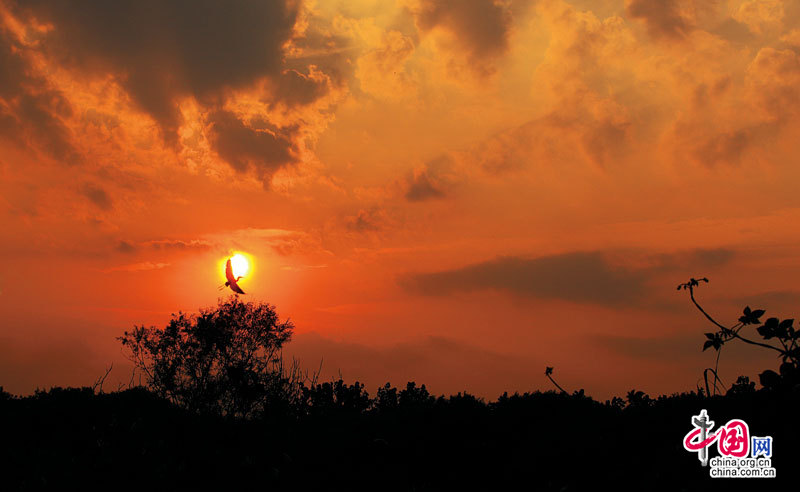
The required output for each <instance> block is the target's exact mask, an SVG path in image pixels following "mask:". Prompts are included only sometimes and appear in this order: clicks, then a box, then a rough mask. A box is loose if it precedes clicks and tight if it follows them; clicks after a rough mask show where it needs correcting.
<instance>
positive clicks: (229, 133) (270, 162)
mask: <svg viewBox="0 0 800 492" xmlns="http://www.w3.org/2000/svg"><path fill="white" fill-rule="evenodd" d="M209 122H210V123H211V131H212V135H213V136H212V140H213V141H214V147H215V148H216V150H217V153H218V154H219V155H220V157H222V158H223V159H225V160H226V161H227V162H228V163H229V164H230V165H231V166H232V167H233V168H234V169H236V170H237V171H241V172H243V171H247V170H248V169H249V168H250V167H254V168H255V169H256V170H257V172H258V174H259V175H260V176H264V177H268V176H270V175H271V174H272V173H273V172H275V171H276V170H277V169H278V168H280V167H281V166H282V165H284V164H287V163H289V162H291V160H292V151H293V145H294V144H293V143H292V140H291V138H290V137H289V136H287V135H280V134H278V133H276V132H274V131H272V130H269V129H263V130H262V129H255V128H251V127H249V126H247V125H245V124H244V122H242V121H241V120H240V119H239V118H237V117H236V115H235V114H233V113H231V112H229V111H223V110H220V111H215V112H214V113H212V114H211V115H210V116H209Z"/></svg>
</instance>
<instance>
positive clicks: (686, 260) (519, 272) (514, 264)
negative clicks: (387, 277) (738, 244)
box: [399, 249, 733, 306]
mask: <svg viewBox="0 0 800 492" xmlns="http://www.w3.org/2000/svg"><path fill="white" fill-rule="evenodd" d="M614 256H615V255H614V254H611V253H603V252H599V251H592V252H572V253H564V254H558V255H551V256H542V257H538V258H527V257H520V256H505V257H499V258H496V259H494V260H488V261H484V262H480V263H475V264H472V265H467V266H465V267H461V268H456V269H452V270H445V271H441V272H434V273H414V274H407V275H404V276H401V277H400V278H399V282H400V285H401V286H402V287H404V288H405V289H406V290H408V291H410V292H414V293H418V294H422V295H429V296H438V295H448V294H453V293H458V292H471V291H479V290H499V291H502V292H507V293H510V294H512V295H515V296H520V297H530V298H537V299H559V300H564V301H570V302H576V303H589V304H599V305H605V306H626V305H642V304H643V303H644V302H646V301H647V300H648V299H647V296H648V294H650V288H649V282H650V280H651V279H652V278H653V277H654V276H655V275H657V274H662V273H664V272H681V273H682V274H683V273H684V272H687V273H686V274H689V275H690V274H691V273H689V271H690V270H691V269H694V268H698V267H700V266H702V267H705V268H714V267H717V266H720V265H723V264H726V263H728V262H729V261H730V260H731V258H732V257H733V254H732V253H731V252H730V251H729V250H726V249H716V250H692V251H684V252H678V253H673V254H659V255H642V254H641V253H640V254H639V255H636V254H634V253H631V252H626V253H617V255H616V256H617V257H616V258H615V257H614ZM637 256H638V258H637ZM632 259H633V261H631V260H632ZM620 260H621V261H620ZM626 263H627V264H626Z"/></svg>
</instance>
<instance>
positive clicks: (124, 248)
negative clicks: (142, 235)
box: [114, 241, 138, 254]
mask: <svg viewBox="0 0 800 492" xmlns="http://www.w3.org/2000/svg"><path fill="white" fill-rule="evenodd" d="M114 249H115V250H116V251H118V252H120V253H124V254H130V253H135V252H136V251H137V249H138V248H137V247H136V246H135V245H134V244H132V243H130V242H128V241H120V242H119V243H118V244H117V246H116V247H115V248H114Z"/></svg>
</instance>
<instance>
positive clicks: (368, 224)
mask: <svg viewBox="0 0 800 492" xmlns="http://www.w3.org/2000/svg"><path fill="white" fill-rule="evenodd" d="M388 220H389V219H388V216H387V214H386V211H385V210H383V209H381V208H371V209H369V210H363V209H362V210H359V211H358V213H357V214H355V215H349V216H347V217H345V218H344V223H345V227H347V229H348V230H351V231H355V232H371V231H379V230H381V229H383V228H384V227H385V225H386V223H387V222H388Z"/></svg>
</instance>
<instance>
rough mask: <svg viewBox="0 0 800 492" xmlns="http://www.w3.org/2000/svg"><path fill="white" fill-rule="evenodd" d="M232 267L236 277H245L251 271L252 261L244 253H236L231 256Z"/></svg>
mask: <svg viewBox="0 0 800 492" xmlns="http://www.w3.org/2000/svg"><path fill="white" fill-rule="evenodd" d="M231 269H233V276H234V277H244V276H246V275H247V272H249V271H250V262H249V261H247V257H245V256H244V255H243V254H241V253H236V254H235V255H233V256H231Z"/></svg>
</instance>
